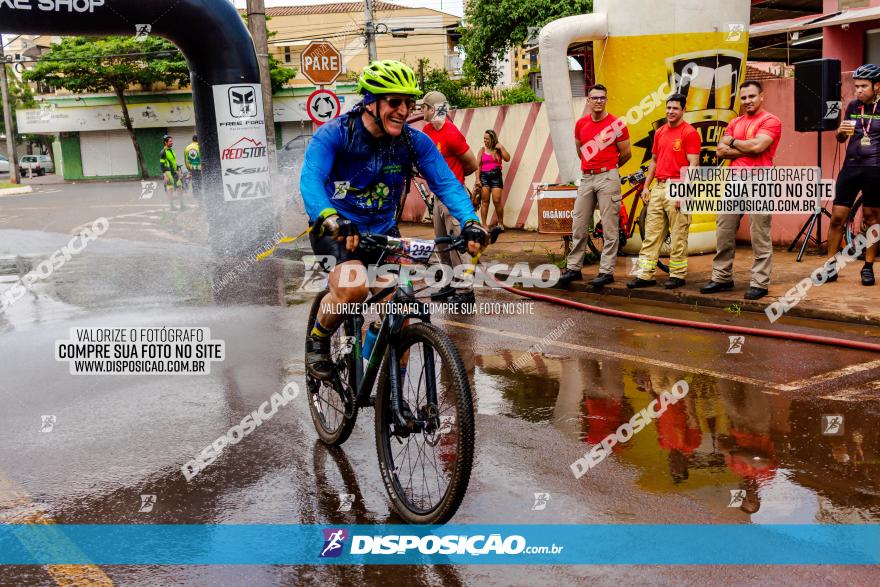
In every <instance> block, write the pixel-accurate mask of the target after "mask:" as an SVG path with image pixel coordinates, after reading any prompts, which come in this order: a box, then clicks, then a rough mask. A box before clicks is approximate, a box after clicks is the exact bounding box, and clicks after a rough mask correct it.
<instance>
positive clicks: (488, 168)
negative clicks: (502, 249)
mask: <svg viewBox="0 0 880 587" xmlns="http://www.w3.org/2000/svg"><path fill="white" fill-rule="evenodd" d="M483 145H484V146H483V148H482V149H480V156H479V157H478V159H479V161H480V177H479V178H478V179H477V181H476V183H475V184H474V193H475V194H477V197H478V198H479V200H480V216H481V217H482V219H483V226H489V225H488V224H487V222H486V220H487V219H488V216H489V193H490V192H491V194H492V202H493V203H494V204H495V214H497V216H498V226H500V227H501V230H504V206H502V204H501V194H502V193H503V191H504V180H503V179H502V177H501V163H502V161H510V153H508V152H507V149H505V148H504V145H502V144H501V143H499V142H498V135H496V134H495V131H494V130H487V131H486V134H484V135H483ZM476 206H477V202H474V207H476Z"/></svg>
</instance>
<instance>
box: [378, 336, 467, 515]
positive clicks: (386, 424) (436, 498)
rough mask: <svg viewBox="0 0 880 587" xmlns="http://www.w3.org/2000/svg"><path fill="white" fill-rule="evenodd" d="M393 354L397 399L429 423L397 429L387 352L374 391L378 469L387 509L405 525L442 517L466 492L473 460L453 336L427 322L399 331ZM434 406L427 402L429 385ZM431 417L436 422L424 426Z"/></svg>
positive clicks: (464, 382)
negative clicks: (415, 428)
mask: <svg viewBox="0 0 880 587" xmlns="http://www.w3.org/2000/svg"><path fill="white" fill-rule="evenodd" d="M396 350H397V357H398V361H399V364H400V367H401V369H405V372H403V373H401V377H400V394H401V400H402V403H403V405H404V406H405V408H406V410H408V411H409V412H410V413H411V414H412V415H413V416H414V417H415V418H417V419H419V420H425V421H428V422H429V424H428V425H427V426H426V427H425V429H424V430H423V431H421V432H409V431H407V430H401V429H398V428H397V426H396V425H395V424H394V417H393V413H392V409H391V401H392V398H391V381H390V376H391V368H390V357H391V352H390V350H389V351H388V352H386V354H385V362H384V364H383V365H382V371H381V373H380V375H379V383H378V387H377V392H376V449H377V452H378V454H379V469H380V471H381V473H382V480H383V481H384V483H385V488H386V489H387V491H388V494H389V496H390V497H391V502H392V505H393V507H394V510H395V511H396V512H397V513H398V514H399V515H400V516H401V517H402V518H403V519H404V520H405V521H406V522H408V523H411V524H442V523H444V522H447V521H448V520H449V519H450V518H452V516H453V515H454V514H455V512H456V511H457V510H458V506H459V505H460V504H461V501H462V499H463V498H464V494H465V492H466V491H467V486H468V482H469V480H470V475H471V467H472V466H473V458H474V406H473V398H472V396H471V388H470V384H469V383H468V377H467V373H466V371H465V368H464V364H463V363H462V361H461V357H460V356H459V354H458V351H457V350H456V348H455V345H454V344H453V342H452V340H450V338H449V337H448V336H447V335H446V334H445V333H444V332H442V331H440V330H438V329H437V328H436V327H434V326H432V325H430V324H424V323H417V324H412V325H410V326H407V327H406V328H404V329H403V331H402V332H401V342H400V346H399V348H397V349H396ZM429 385H433V386H435V387H436V390H437V405H432V404H430V403H429V402H428V398H427V392H428V386H429ZM432 413H434V414H436V415H437V419H438V420H439V426H435V425H433V424H431V423H430V422H431V419H432V418H431V417H430V416H431V414H432Z"/></svg>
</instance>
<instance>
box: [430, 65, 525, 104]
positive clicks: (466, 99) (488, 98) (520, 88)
mask: <svg viewBox="0 0 880 587" xmlns="http://www.w3.org/2000/svg"><path fill="white" fill-rule="evenodd" d="M432 90H436V91H438V92H442V93H443V94H444V95H445V96H446V99H447V100H448V101H449V105H450V106H452V107H453V108H478V107H480V106H501V105H505V104H522V103H524V102H540V101H541V99H540V98H538V96H537V94H535V92H533V91H532V88H531V87H530V86H529V82H528V80H522V81H521V82H520V83H519V84H517V85H516V86H514V87H512V88H508V89H505V90H501V92H500V98H499V97H498V92H497V90H496V91H495V92H493V91H492V90H477V89H475V88H473V87H472V86H471V84H470V83H469V81H468V80H467V79H461V80H454V79H450V78H449V72H447V71H446V70H445V69H439V68H435V69H431V70H430V71H428V72H427V73H426V74H425V81H424V84H423V85H422V91H423V92H425V93H427V92H430V91H432Z"/></svg>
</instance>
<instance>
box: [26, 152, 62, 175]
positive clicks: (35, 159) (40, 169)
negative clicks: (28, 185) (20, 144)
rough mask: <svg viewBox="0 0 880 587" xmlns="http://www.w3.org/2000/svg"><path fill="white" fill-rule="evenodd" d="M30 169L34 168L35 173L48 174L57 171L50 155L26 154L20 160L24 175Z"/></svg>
mask: <svg viewBox="0 0 880 587" xmlns="http://www.w3.org/2000/svg"><path fill="white" fill-rule="evenodd" d="M28 169H32V170H33V173H34V175H46V174H47V173H55V164H54V163H52V158H51V157H49V156H48V155H24V156H23V157H22V158H21V159H20V160H19V162H18V170H19V171H20V172H21V175H22V177H24V176H26V175H27V174H28Z"/></svg>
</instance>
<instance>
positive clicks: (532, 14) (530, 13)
mask: <svg viewBox="0 0 880 587" xmlns="http://www.w3.org/2000/svg"><path fill="white" fill-rule="evenodd" d="M592 11H593V0H473V1H472V2H469V3H468V5H467V12H466V13H465V21H466V23H467V25H466V26H464V27H462V29H461V32H462V38H461V43H462V46H463V47H464V50H465V74H466V75H470V76H473V78H474V81H475V82H476V83H477V85H480V86H494V85H495V84H496V83H498V78H499V73H498V71H496V68H495V63H496V61H497V60H498V59H499V58H503V57H504V55H505V54H506V53H507V51H508V50H510V49H512V48H513V47H519V46H520V45H522V44H523V43H525V42H526V40H527V39H528V38H529V36H530V34H529V33H530V31H529V28H530V27H537V28H540V27H542V26H544V25H545V24H547V23H548V22H550V21H552V20H556V19H557V18H562V17H564V16H573V15H575V14H587V13H590V12H592Z"/></svg>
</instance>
